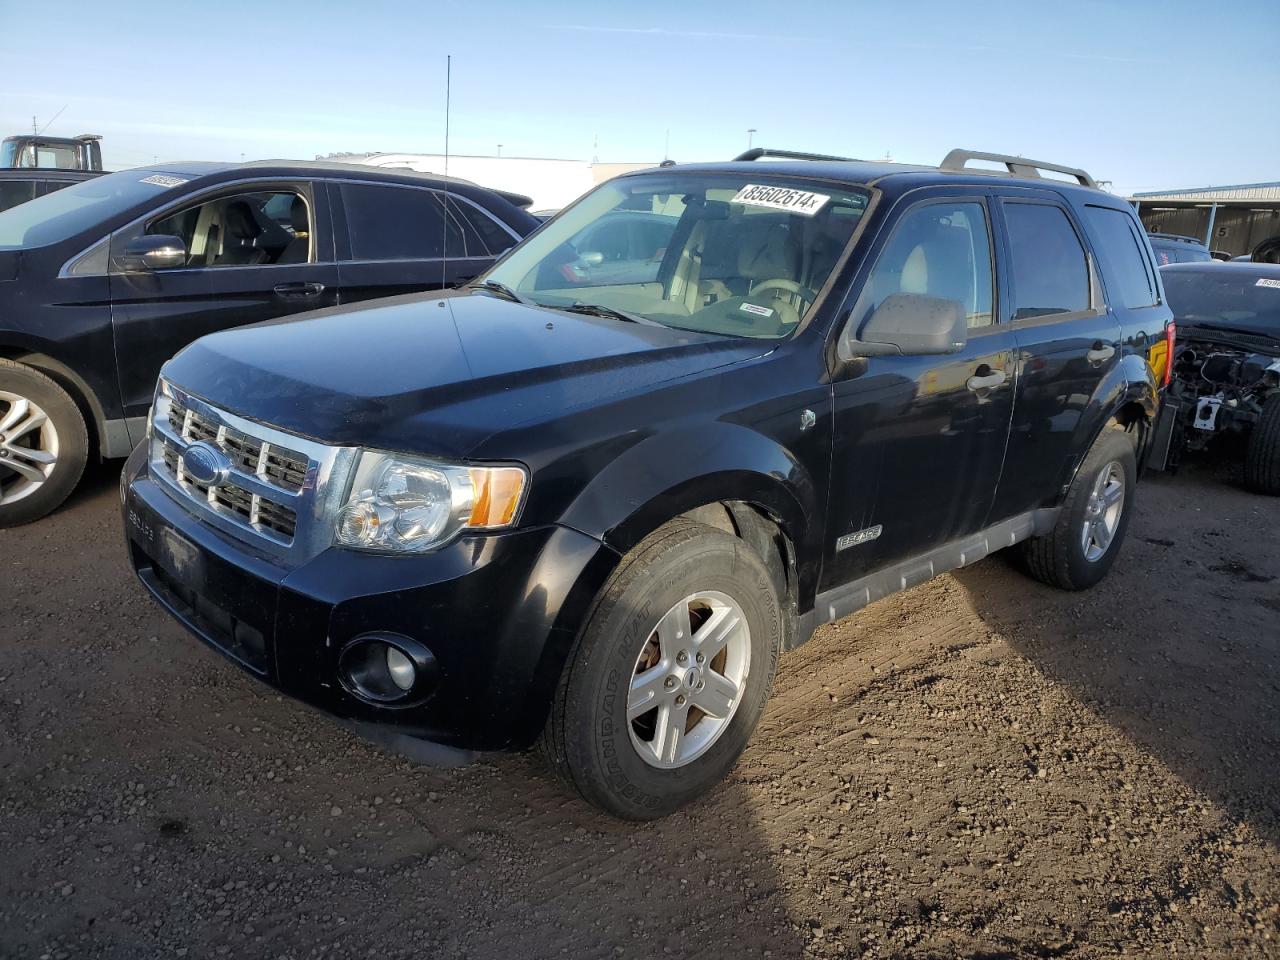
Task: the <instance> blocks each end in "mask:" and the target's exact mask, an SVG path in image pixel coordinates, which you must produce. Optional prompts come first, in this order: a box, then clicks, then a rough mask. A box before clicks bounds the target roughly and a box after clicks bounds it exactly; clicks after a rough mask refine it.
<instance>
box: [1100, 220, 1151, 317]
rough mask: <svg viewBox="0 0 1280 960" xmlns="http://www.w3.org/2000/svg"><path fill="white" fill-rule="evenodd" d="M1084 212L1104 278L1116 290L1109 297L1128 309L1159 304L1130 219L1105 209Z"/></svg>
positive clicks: (1145, 259)
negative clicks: (1095, 240)
mask: <svg viewBox="0 0 1280 960" xmlns="http://www.w3.org/2000/svg"><path fill="white" fill-rule="evenodd" d="M1085 211H1086V212H1085V216H1086V217H1087V218H1088V220H1089V226H1090V227H1091V228H1092V229H1093V232H1094V236H1095V237H1096V238H1097V241H1098V246H1099V252H1100V253H1101V254H1102V256H1103V259H1104V263H1103V275H1104V276H1105V277H1106V278H1107V280H1108V282H1110V283H1111V284H1112V285H1113V286H1115V287H1117V288H1118V289H1114V290H1112V291H1111V293H1112V296H1114V297H1117V298H1118V299H1119V300H1120V302H1121V303H1122V304H1124V306H1125V307H1127V308H1129V309H1130V310H1134V309H1137V308H1139V307H1152V306H1155V305H1156V303H1158V302H1159V298H1158V297H1157V296H1156V283H1155V277H1153V276H1152V275H1151V267H1150V266H1149V265H1148V263H1147V258H1146V255H1145V254H1144V252H1143V250H1142V241H1141V240H1140V239H1139V238H1138V228H1137V225H1136V224H1134V222H1133V218H1132V217H1130V216H1129V215H1128V214H1127V213H1125V212H1124V211H1123V210H1113V209H1110V208H1108V207H1094V206H1089V207H1086V208H1085Z"/></svg>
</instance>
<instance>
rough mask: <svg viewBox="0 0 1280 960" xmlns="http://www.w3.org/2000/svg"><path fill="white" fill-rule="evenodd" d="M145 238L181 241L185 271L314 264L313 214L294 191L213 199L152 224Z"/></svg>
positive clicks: (250, 193)
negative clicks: (185, 261) (185, 251)
mask: <svg viewBox="0 0 1280 960" xmlns="http://www.w3.org/2000/svg"><path fill="white" fill-rule="evenodd" d="M146 232H147V233H148V234H152V235H154V236H173V237H178V238H179V239H181V240H182V242H183V243H184V244H186V248H187V264H186V265H187V266H188V267H250V266H263V265H269V264H276V263H308V262H309V261H310V260H311V259H312V257H311V234H312V232H313V231H312V227H311V213H310V209H309V207H308V204H307V201H306V199H305V198H304V197H303V196H302V194H301V192H299V191H297V190H258V191H253V192H249V193H236V194H231V195H229V196H222V197H217V198H216V199H213V200H207V201H205V202H204V203H199V204H196V205H195V206H191V207H186V208H184V209H182V210H179V211H177V212H176V213H171V214H168V215H166V216H164V217H162V218H161V219H158V220H153V221H152V222H151V223H149V224H148V225H147V230H146Z"/></svg>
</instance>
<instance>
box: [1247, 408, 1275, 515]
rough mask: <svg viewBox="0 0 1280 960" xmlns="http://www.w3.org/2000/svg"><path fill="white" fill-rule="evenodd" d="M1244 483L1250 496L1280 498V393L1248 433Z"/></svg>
mask: <svg viewBox="0 0 1280 960" xmlns="http://www.w3.org/2000/svg"><path fill="white" fill-rule="evenodd" d="M1244 483H1245V486H1247V487H1248V488H1249V489H1250V490H1252V491H1253V492H1254V493H1265V494H1268V495H1270V496H1273V497H1275V496H1280V394H1277V395H1275V396H1273V397H1272V398H1271V399H1270V400H1268V401H1267V403H1266V405H1265V406H1264V407H1263V408H1262V416H1261V417H1259V418H1258V422H1257V423H1255V424H1254V425H1253V431H1252V432H1251V433H1250V434H1249V446H1248V448H1247V449H1246V450H1245V455H1244Z"/></svg>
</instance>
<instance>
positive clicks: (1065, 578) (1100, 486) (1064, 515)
mask: <svg viewBox="0 0 1280 960" xmlns="http://www.w3.org/2000/svg"><path fill="white" fill-rule="evenodd" d="M1104 475H1105V476H1106V480H1105V481H1104V479H1103V478H1104ZM1137 478H1138V471H1137V457H1136V456H1135V455H1134V449H1133V440H1132V439H1131V438H1130V437H1129V435H1128V434H1127V433H1125V431H1124V430H1123V429H1122V428H1120V427H1116V426H1112V427H1108V428H1107V429H1106V430H1104V431H1103V432H1102V434H1101V435H1100V436H1099V437H1098V439H1097V440H1095V441H1094V444H1093V446H1092V447H1090V448H1089V452H1088V453H1087V454H1086V455H1085V458H1084V462H1083V463H1081V465H1080V469H1079V470H1078V471H1077V472H1076V476H1075V479H1074V480H1073V481H1072V482H1071V488H1070V489H1069V490H1068V491H1067V497H1066V500H1065V501H1063V504H1062V509H1061V511H1060V512H1059V514H1058V520H1057V522H1056V523H1055V524H1054V527H1053V529H1052V530H1050V531H1049V532H1048V533H1047V534H1045V535H1044V536H1040V537H1032V538H1031V539H1030V540H1028V541H1027V542H1026V543H1025V544H1024V546H1023V557H1024V559H1025V561H1026V566H1027V571H1028V572H1029V573H1030V574H1031V576H1033V577H1035V578H1036V579H1037V580H1040V581H1041V582H1043V583H1047V584H1049V585H1050V586H1053V587H1058V588H1060V589H1062V590H1087V589H1088V588H1089V587H1092V586H1093V585H1094V584H1096V583H1098V582H1099V581H1100V580H1102V578H1103V577H1105V576H1106V575H1107V571H1109V570H1110V569H1111V565H1112V564H1113V563H1115V560H1116V555H1117V554H1118V553H1119V552H1120V546H1121V544H1122V543H1123V542H1124V535H1125V532H1126V531H1127V530H1128V528H1129V517H1130V516H1131V515H1132V513H1133V504H1134V492H1135V488H1136V486H1137ZM1116 480H1118V481H1119V482H1120V484H1121V486H1120V488H1119V492H1120V499H1119V501H1118V503H1117V504H1116V506H1117V509H1116V511H1115V512H1114V513H1112V512H1111V509H1110V505H1109V504H1107V503H1106V502H1105V501H1099V500H1098V499H1097V496H1098V495H1099V494H1105V496H1106V497H1108V498H1109V497H1111V496H1112V495H1113V491H1114V489H1115V487H1114V481H1116ZM1100 502H1102V503H1103V509H1102V513H1101V515H1099V516H1097V517H1096V519H1097V521H1098V522H1100V523H1102V524H1103V526H1102V527H1100V528H1095V532H1094V533H1092V534H1088V536H1089V539H1088V540H1086V536H1087V534H1086V531H1085V523H1086V520H1090V521H1093V520H1094V519H1095V518H1094V517H1093V516H1092V515H1091V513H1092V511H1093V510H1094V509H1095V508H1096V507H1097V506H1098V504H1099V503H1100ZM1108 531H1109V532H1108ZM1104 533H1106V536H1105V537H1103V534H1104ZM1103 539H1105V540H1106V544H1105V546H1102V540H1103Z"/></svg>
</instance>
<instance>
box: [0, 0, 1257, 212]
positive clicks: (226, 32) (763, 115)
mask: <svg viewBox="0 0 1280 960" xmlns="http://www.w3.org/2000/svg"><path fill="white" fill-rule="evenodd" d="M1277 51H1280V0H1225V2H1222V0H1220V2H1215V3H1205V2H1202V0H1163V2H1138V0H1085V2H1077V3H1067V2H1062V0H1057V2H1054V3H1043V4H1039V3H1036V2H1034V0H1027V2H1007V3H1005V2H1001V3H990V4H984V3H981V2H977V3H974V2H970V3H957V2H954V0H948V2H934V0H918V2H917V0H897V2H882V3H870V2H856V0H840V2H835V0H831V2H826V3H811V2H807V0H793V2H789V3H776V2H774V3H764V2H757V0H744V2H738V3H732V4H730V3H706V2H697V0H649V2H646V3H643V4H640V3H606V2H597V3H593V4H585V3H571V2H566V0H558V2H546V3H536V2H509V0H495V2H490V3H484V2H446V3H439V2H436V3H422V4H414V3H405V2H399V3H387V2H382V0H364V2H360V3H330V2H327V0H313V2H310V3H292V2H288V3H286V2H278V3H272V2H253V3H249V2H240V0H225V2H219V3H213V4H205V3H202V4H187V3H182V2H177V3H161V4H157V3H147V4H140V3H139V4H135V3H130V2H128V0H120V2H116V3H102V2H101V0H95V2H92V3H80V2H76V0H57V2H51V3H45V4H33V3H30V2H29V0H0V66H2V67H3V76H4V81H3V84H2V86H0V132H3V133H5V134H8V133H12V132H20V131H23V130H29V129H30V127H31V116H32V114H35V115H36V116H37V118H38V122H39V123H40V124H42V125H43V124H44V123H46V122H47V121H49V120H50V119H51V118H53V116H54V114H56V113H57V112H58V111H59V110H63V112H62V113H61V115H59V116H58V117H57V119H56V120H53V123H52V125H50V126H49V128H48V131H47V132H49V133H58V134H63V135H70V134H76V133H83V132H91V133H101V134H103V135H104V136H105V141H104V147H103V153H104V157H105V159H106V162H107V165H108V166H109V167H115V168H120V167H125V166H133V165H138V164H146V163H151V162H152V158H153V157H159V159H160V160H161V161H163V160H166V159H223V160H238V159H239V158H240V155H241V154H244V156H245V158H246V159H259V158H265V157H302V158H311V157H314V156H315V155H316V154H324V153H329V152H331V151H339V150H353V151H356V150H386V151H393V150H394V151H401V150H405V151H430V152H436V151H439V150H441V149H442V147H443V143H444V114H443V106H444V74H445V54H446V53H451V54H452V55H453V110H452V136H451V148H452V150H453V151H454V152H455V153H487V154H491V153H493V152H495V150H496V145H497V144H498V143H502V144H503V145H504V146H503V153H504V155H522V156H547V157H572V158H581V159H590V158H591V156H592V154H593V152H597V153H598V154H599V157H600V159H601V160H606V161H607V160H620V161H647V160H659V159H661V158H662V154H663V147H664V139H665V137H666V136H667V131H668V130H670V144H671V146H670V152H671V156H672V157H674V158H676V159H679V160H708V159H719V158H727V157H731V156H732V155H733V154H734V153H736V152H738V151H740V150H742V149H744V148H745V147H746V141H747V134H746V130H747V128H749V127H755V128H756V129H757V130H758V131H759V132H758V133H757V134H756V137H755V142H756V144H757V145H760V144H765V145H770V146H779V147H790V148H794V149H808V150H814V151H819V152H830V153H839V154H843V155H849V156H858V157H864V158H868V159H879V158H882V157H883V156H884V155H885V153H886V152H888V153H889V154H891V156H892V157H893V159H895V160H902V161H908V162H919V163H936V162H937V161H938V160H940V159H941V158H942V156H943V154H944V153H945V152H946V151H947V150H948V149H950V148H951V147H954V146H965V147H971V148H976V149H988V150H995V151H999V152H1008V153H1018V154H1022V155H1024V156H1029V157H1035V158H1038V159H1045V160H1058V161H1060V162H1065V163H1071V164H1075V165H1079V166H1083V167H1085V168H1086V169H1088V170H1089V171H1090V172H1092V173H1093V174H1094V175H1095V176H1097V177H1099V178H1103V179H1108V180H1112V181H1114V183H1115V189H1117V190H1118V191H1122V192H1130V191H1134V190H1144V189H1159V188H1164V187H1180V186H1197V185H1210V184H1222V183H1247V182H1255V181H1262V180H1278V179H1280V122H1278V121H1280V109H1278V108H1277V107H1276V105H1275V104H1276V101H1275V91H1276V90H1277V89H1280V56H1278V55H1277ZM64 107H65V110H64V109H63V108H64ZM596 135H598V137H599V148H598V151H593V148H592V142H593V137H595V136H596Z"/></svg>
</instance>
